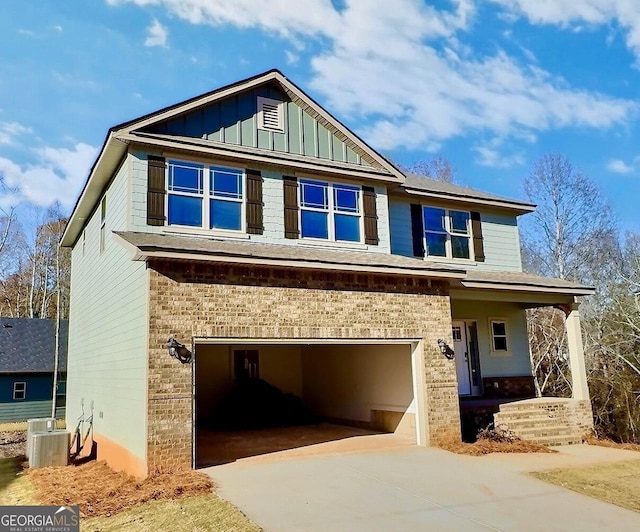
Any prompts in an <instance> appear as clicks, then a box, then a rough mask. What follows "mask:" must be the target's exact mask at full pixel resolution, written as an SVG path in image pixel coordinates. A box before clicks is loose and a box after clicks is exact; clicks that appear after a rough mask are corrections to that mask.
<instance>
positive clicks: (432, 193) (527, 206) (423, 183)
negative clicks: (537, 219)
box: [400, 173, 536, 214]
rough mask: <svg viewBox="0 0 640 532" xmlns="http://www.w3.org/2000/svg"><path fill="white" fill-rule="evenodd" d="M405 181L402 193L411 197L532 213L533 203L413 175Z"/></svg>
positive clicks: (518, 212)
mask: <svg viewBox="0 0 640 532" xmlns="http://www.w3.org/2000/svg"><path fill="white" fill-rule="evenodd" d="M405 176H406V179H405V182H404V184H403V185H402V186H401V187H400V189H401V190H402V191H403V192H406V193H407V194H409V195H412V196H423V197H428V198H430V199H441V200H456V201H464V202H466V203H472V204H475V203H477V204H481V205H485V206H493V207H499V208H503V209H509V210H513V211H515V212H516V213H517V214H524V213H527V212H533V211H534V210H535V209H536V206H535V205H534V204H533V203H528V202H525V201H520V200H515V199H510V198H505V197H504V196H498V195H496V194H489V193H488V192H482V191H479V190H475V189H473V188H469V187H463V186H460V185H454V184H452V183H445V182H444V181H438V180H436V179H430V178H428V177H424V176H418V175H415V174H410V173H407V174H405Z"/></svg>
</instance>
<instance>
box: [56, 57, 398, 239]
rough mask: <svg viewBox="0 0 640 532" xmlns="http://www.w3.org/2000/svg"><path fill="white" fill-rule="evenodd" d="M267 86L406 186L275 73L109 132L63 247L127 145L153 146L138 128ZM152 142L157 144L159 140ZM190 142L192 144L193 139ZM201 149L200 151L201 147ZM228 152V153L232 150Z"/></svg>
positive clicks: (384, 176)
mask: <svg viewBox="0 0 640 532" xmlns="http://www.w3.org/2000/svg"><path fill="white" fill-rule="evenodd" d="M267 83H276V84H277V85H279V86H280V87H281V88H282V90H283V91H284V92H285V94H286V95H287V96H288V97H289V98H290V99H291V101H293V102H294V103H296V104H297V105H299V106H300V107H301V108H302V109H303V110H304V111H305V112H307V113H308V114H310V115H311V116H312V117H313V118H315V119H316V120H318V122H319V123H320V124H322V125H323V126H324V127H326V128H327V129H328V130H330V131H332V132H333V133H334V134H335V135H336V136H337V137H338V138H340V139H341V140H342V141H343V142H344V143H345V144H346V145H347V146H349V147H350V148H351V149H353V150H354V151H355V152H357V153H358V154H360V155H361V156H362V157H363V158H365V159H366V160H367V161H368V162H369V163H370V164H371V165H372V168H371V170H372V171H371V172H370V174H373V175H372V177H373V176H375V177H376V178H377V179H380V180H384V181H389V182H395V183H397V184H401V183H403V182H404V174H403V172H402V171H401V170H399V169H398V168H397V167H396V166H395V165H394V164H393V163H391V162H390V161H389V160H388V159H387V158H385V157H384V156H382V155H381V154H379V153H378V152H377V151H376V150H374V149H373V148H372V147H371V146H369V145H368V144H367V143H366V142H364V141H363V140H362V139H361V138H360V137H358V136H357V135H356V134H355V133H354V132H352V131H351V130H350V129H348V128H347V127H346V126H345V125H344V124H342V123H341V122H340V121H338V120H337V119H336V118H335V117H334V116H333V115H331V114H330V113H328V112H327V111H326V110H325V109H323V108H322V107H321V106H320V105H319V104H318V103H317V102H315V101H314V100H313V99H312V98H311V97H310V96H309V95H307V94H306V93H305V92H304V91H303V90H302V89H300V88H299V87H298V86H297V85H295V84H294V83H292V82H291V81H290V80H289V79H287V78H286V77H285V76H284V75H283V74H282V73H281V72H280V71H279V70H275V69H274V70H269V71H267V72H263V73H262V74H258V75H256V76H253V77H250V78H247V79H244V80H242V81H238V82H236V83H232V84H230V85H226V86H224V87H221V88H219V89H215V90H213V91H211V92H208V93H205V94H202V95H200V96H196V97H194V98H190V99H189V100H185V101H183V102H180V103H177V104H174V105H171V106H169V107H165V108H163V109H160V110H158V111H155V112H153V113H150V114H147V115H144V116H142V117H139V118H136V119H134V120H130V121H128V122H124V123H122V124H119V125H117V126H114V127H112V128H110V129H109V131H108V133H107V136H106V138H105V141H104V143H103V146H102V149H101V150H100V153H99V155H98V157H97V159H96V161H95V162H94V164H93V166H92V168H91V170H90V172H89V177H88V178H87V181H86V183H85V185H84V188H83V190H82V192H81V194H80V197H79V198H78V200H77V202H76V205H75V207H74V209H73V212H72V213H71V216H70V217H69V222H68V224H67V227H66V229H65V232H64V234H63V235H62V239H61V245H63V246H66V247H69V246H72V245H73V244H74V243H75V241H76V240H77V238H78V236H79V234H80V231H81V230H82V228H83V227H84V224H85V222H86V220H87V219H88V218H89V216H90V215H91V213H92V212H93V210H94V208H95V206H96V204H97V203H98V201H100V198H101V197H102V194H103V193H104V190H105V188H106V187H107V185H108V183H109V180H110V179H111V177H112V175H113V173H114V172H115V171H116V169H117V167H118V165H119V164H120V163H121V161H122V159H123V157H124V156H125V155H126V153H127V150H128V145H129V144H130V143H132V142H138V143H141V144H145V143H146V144H151V145H153V142H152V141H153V140H154V139H153V138H152V137H150V136H149V135H147V136H146V138H142V136H141V135H140V131H139V130H141V129H143V128H148V126H150V125H152V124H154V123H159V122H162V121H165V120H168V119H170V118H173V117H177V116H180V115H183V114H185V113H188V112H190V111H193V110H195V109H198V108H201V107H204V106H207V105H209V104H211V103H213V102H216V101H220V100H222V99H224V98H228V97H229V96H231V95H234V94H236V93H239V92H242V91H247V90H249V89H251V88H253V87H257V86H259V85H263V84H267ZM156 137H157V136H156ZM155 140H156V141H158V139H157V138H156V139H155ZM191 140H192V141H193V140H194V139H191ZM228 146H229V145H227V147H228ZM219 147H220V146H219ZM182 148H187V149H188V148H189V147H188V146H187V145H186V144H185V145H183V146H182ZM192 148H193V146H192ZM200 149H201V150H202V147H201V146H200ZM195 151H197V150H195ZM230 154H232V152H231V151H230ZM363 170H364V169H363Z"/></svg>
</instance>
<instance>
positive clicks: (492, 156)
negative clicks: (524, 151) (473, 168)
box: [474, 146, 525, 168]
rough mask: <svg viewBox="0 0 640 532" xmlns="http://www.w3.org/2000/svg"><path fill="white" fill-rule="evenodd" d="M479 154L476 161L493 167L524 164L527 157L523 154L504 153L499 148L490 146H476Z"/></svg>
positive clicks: (509, 166)
mask: <svg viewBox="0 0 640 532" xmlns="http://www.w3.org/2000/svg"><path fill="white" fill-rule="evenodd" d="M474 151H475V152H476V153H477V154H478V157H477V158H476V162H477V163H478V164H479V165H481V166H488V167H491V168H511V167H513V166H520V165H522V164H524V162H525V158H524V157H523V156H522V155H521V154H512V155H503V154H501V153H500V152H499V151H498V150H496V149H494V148H491V147H488V146H476V147H475V148H474Z"/></svg>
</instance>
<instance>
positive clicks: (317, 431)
mask: <svg viewBox="0 0 640 532" xmlns="http://www.w3.org/2000/svg"><path fill="white" fill-rule="evenodd" d="M197 434H198V436H197V460H196V466H197V467H198V468H200V467H207V466H212V465H220V464H227V463H230V462H235V461H237V460H242V461H243V462H246V461H252V462H256V461H265V460H280V459H284V458H292V457H297V456H309V455H321V454H332V453H345V452H355V451H366V450H383V449H392V448H399V447H407V446H412V445H414V443H413V442H412V441H411V440H409V439H405V438H402V437H399V436H395V435H393V434H386V433H380V432H374V431H371V430H365V429H360V428H355V427H348V426H344V425H335V424H331V423H318V424H313V425H302V426H295V427H278V428H270V429H260V430H245V431H210V430H206V429H198V432H197Z"/></svg>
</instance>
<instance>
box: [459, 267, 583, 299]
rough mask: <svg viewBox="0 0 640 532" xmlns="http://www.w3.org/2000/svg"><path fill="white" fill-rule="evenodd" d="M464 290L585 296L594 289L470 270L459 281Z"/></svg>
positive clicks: (561, 281) (536, 277)
mask: <svg viewBox="0 0 640 532" xmlns="http://www.w3.org/2000/svg"><path fill="white" fill-rule="evenodd" d="M461 284H462V286H464V287H465V288H484V289H488V288H490V289H497V290H500V289H502V290H510V291H523V292H531V291H539V292H545V293H549V294H569V295H576V296H586V295H590V294H593V293H594V292H595V289H594V288H593V287H590V286H585V285H582V284H580V283H575V282H573V281H566V280H564V279H553V278H550V277H540V276H539V275H531V274H529V273H520V272H499V271H484V270H471V271H469V272H467V276H466V278H465V279H463V280H462V281H461Z"/></svg>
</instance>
